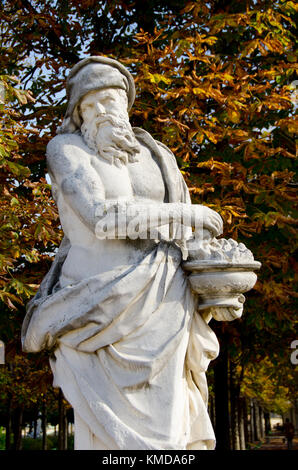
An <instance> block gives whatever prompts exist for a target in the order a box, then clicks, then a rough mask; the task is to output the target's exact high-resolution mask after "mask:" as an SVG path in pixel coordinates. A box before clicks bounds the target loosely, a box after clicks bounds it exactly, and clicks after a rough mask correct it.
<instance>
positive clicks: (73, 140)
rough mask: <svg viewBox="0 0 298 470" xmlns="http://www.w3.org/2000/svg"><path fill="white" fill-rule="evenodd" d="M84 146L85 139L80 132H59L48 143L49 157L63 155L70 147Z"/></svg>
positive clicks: (47, 152)
mask: <svg viewBox="0 0 298 470" xmlns="http://www.w3.org/2000/svg"><path fill="white" fill-rule="evenodd" d="M70 146H71V147H79V148H83V146H84V141H83V138H82V136H81V135H80V134H57V135H56V136H55V137H53V139H51V140H50V141H49V143H48V145H47V149H46V154H47V157H50V158H51V157H55V156H57V155H63V154H64V153H65V151H66V149H67V148H69V147H70Z"/></svg>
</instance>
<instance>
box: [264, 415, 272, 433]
mask: <svg viewBox="0 0 298 470" xmlns="http://www.w3.org/2000/svg"><path fill="white" fill-rule="evenodd" d="M264 420H265V434H266V436H268V434H269V432H270V431H271V423H270V413H267V412H265V413H264Z"/></svg>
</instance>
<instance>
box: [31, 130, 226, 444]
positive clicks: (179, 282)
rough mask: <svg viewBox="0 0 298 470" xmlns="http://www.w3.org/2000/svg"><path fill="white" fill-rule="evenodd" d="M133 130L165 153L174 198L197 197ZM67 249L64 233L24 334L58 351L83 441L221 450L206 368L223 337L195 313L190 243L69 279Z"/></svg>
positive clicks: (59, 378) (60, 376)
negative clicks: (186, 264)
mask: <svg viewBox="0 0 298 470" xmlns="http://www.w3.org/2000/svg"><path fill="white" fill-rule="evenodd" d="M134 131H135V134H136V137H137V138H138V140H139V141H142V142H143V143H144V145H147V147H149V148H150V150H151V151H152V152H154V154H155V155H156V156H157V158H158V161H159V164H160V168H161V170H162V174H163V177H164V181H165V186H166V190H167V196H166V198H167V200H166V202H182V203H186V204H190V197H189V193H188V190H187V187H186V185H185V182H184V180H183V177H182V175H181V173H180V172H179V170H178V168H177V165H176V162H175V157H174V156H173V155H172V154H171V153H170V152H169V150H168V149H166V148H165V147H164V146H163V145H162V144H160V143H158V142H156V141H154V140H153V139H152V137H151V136H150V135H149V134H148V133H146V132H145V131H142V130H140V129H134ZM173 235H174V238H175V230H174V231H173ZM69 248H70V242H69V240H68V239H67V237H65V238H64V240H63V242H62V244H61V246H60V248H59V250H58V253H57V254H56V257H55V260H54V262H53V265H52V267H51V269H50V271H49V273H48V274H47V276H46V277H45V278H44V280H43V282H42V284H41V286H40V289H39V291H38V293H37V295H36V296H35V298H34V299H32V301H31V302H30V303H29V305H28V310H27V315H26V318H25V320H24V324H23V328H22V342H23V348H24V350H26V351H30V352H37V351H40V350H41V349H52V350H53V351H54V354H53V357H52V359H51V367H52V370H53V373H54V385H55V386H59V387H60V388H61V389H62V390H63V393H64V395H65V397H66V399H67V400H68V401H69V402H70V404H71V405H72V406H73V408H74V410H75V416H76V425H75V433H76V443H77V444H76V448H86V449H111V450H112V449H118V450H119V449H165V450H167V449H169V450H170V449H204V448H210V449H211V448H214V445H215V437H214V432H213V429H212V425H211V422H210V419H209V416H208V413H207V399H208V388H207V382H206V376H205V372H206V370H207V367H208V364H209V362H210V360H212V359H214V358H215V357H216V356H217V354H218V342H217V339H216V337H215V334H214V333H213V332H212V330H211V329H210V327H209V326H208V325H207V323H206V322H205V321H204V319H203V318H202V317H201V316H200V315H199V313H198V312H196V302H197V298H196V296H195V295H194V294H193V293H192V292H191V290H190V286H189V284H188V281H187V276H186V274H185V273H184V272H183V270H182V268H181V261H182V253H181V250H182V251H183V242H182V243H181V244H180V246H178V245H177V243H175V242H174V241H173V242H167V241H160V242H159V243H156V244H155V245H153V246H152V249H151V251H150V252H146V253H144V256H143V257H142V259H141V260H139V261H138V263H137V264H133V265H130V266H118V267H117V269H114V270H110V271H109V270H107V271H106V272H104V273H101V274H98V275H95V276H92V277H89V278H86V279H82V280H80V281H77V282H71V283H70V284H69V285H67V286H64V287H62V286H61V285H60V283H59V278H60V274H61V267H62V266H63V263H64V261H65V259H66V257H67V254H68V252H69ZM79 446H81V447H79ZM82 446H83V447H82Z"/></svg>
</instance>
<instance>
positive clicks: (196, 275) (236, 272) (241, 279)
mask: <svg viewBox="0 0 298 470" xmlns="http://www.w3.org/2000/svg"><path fill="white" fill-rule="evenodd" d="M260 267H261V263H259V262H258V261H251V262H249V263H245V264H241V263H227V262H225V261H202V260H201V261H200V260H198V261H185V262H184V263H183V269H184V270H185V271H187V272H190V274H189V277H188V279H189V282H190V285H191V288H192V290H193V291H194V292H196V293H197V294H198V295H199V307H198V308H199V310H205V309H207V308H210V307H226V308H227V307H228V308H230V307H232V308H234V309H239V308H241V307H242V304H243V302H244V296H243V293H244V292H247V291H249V290H250V289H252V288H253V287H254V285H255V283H256V280H257V276H256V274H255V273H254V272H253V271H255V270H258V269H260Z"/></svg>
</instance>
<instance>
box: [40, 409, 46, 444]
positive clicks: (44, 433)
mask: <svg viewBox="0 0 298 470" xmlns="http://www.w3.org/2000/svg"><path fill="white" fill-rule="evenodd" d="M41 429H42V450H47V405H46V403H45V402H43V403H42V416H41Z"/></svg>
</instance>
